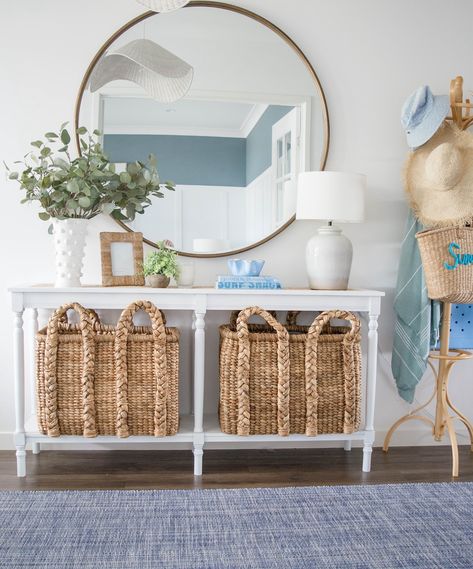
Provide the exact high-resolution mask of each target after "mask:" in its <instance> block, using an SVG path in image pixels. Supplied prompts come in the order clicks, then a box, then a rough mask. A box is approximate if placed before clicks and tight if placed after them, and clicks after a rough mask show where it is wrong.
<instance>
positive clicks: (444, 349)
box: [383, 77, 473, 477]
mask: <svg viewBox="0 0 473 569" xmlns="http://www.w3.org/2000/svg"><path fill="white" fill-rule="evenodd" d="M450 106H451V109H452V115H451V116H450V117H447V120H450V121H452V122H454V123H455V124H456V125H457V126H458V127H459V128H460V129H462V130H466V129H467V128H468V127H469V126H470V125H471V124H473V116H471V109H473V105H472V104H471V102H470V100H469V99H466V100H465V101H463V77H456V78H455V79H453V80H452V81H451V83H450ZM451 309H452V307H451V304H450V303H449V302H444V303H443V315H442V328H441V332H440V350H439V351H434V352H431V353H430V359H429V362H428V363H429V365H430V367H431V368H432V370H433V372H434V376H435V390H434V393H433V394H432V396H431V398H430V399H429V400H428V401H427V403H424V404H423V405H421V406H420V407H417V409H414V410H413V411H411V412H410V413H408V414H407V415H405V416H404V417H401V418H400V419H399V420H398V421H396V422H395V423H394V425H393V426H392V427H391V428H390V429H389V431H388V433H387V435H386V438H385V439H384V445H383V450H384V451H385V452H387V451H388V448H389V443H390V441H391V437H392V435H393V433H394V431H396V429H397V428H398V427H399V426H400V425H402V424H403V423H405V422H406V421H413V420H417V421H423V422H424V423H427V424H428V425H430V426H431V427H432V434H433V436H434V438H435V440H436V441H440V440H442V438H443V435H444V434H445V430H448V435H449V438H450V445H451V447H452V476H453V477H457V476H458V467H459V461H458V442H457V434H456V431H455V425H454V420H455V419H458V420H459V421H461V422H462V423H463V424H464V425H465V426H466V428H467V430H468V433H469V435H470V445H471V450H472V452H473V425H472V424H471V423H470V421H469V420H468V419H467V418H466V417H465V415H463V414H462V413H461V412H460V411H459V410H458V409H457V408H456V407H455V406H454V405H453V404H452V402H451V400H450V397H449V395H448V380H449V377H450V372H451V371H452V368H453V366H454V365H455V364H456V363H458V362H461V361H465V360H469V359H472V358H473V354H472V353H470V352H467V351H465V350H451V349H450V324H451V314H452V310H451ZM432 360H433V361H438V366H437V368H436V367H435V366H434V364H433V363H432ZM434 398H435V399H436V408H435V420H434V421H432V419H430V418H429V417H427V416H426V415H422V414H420V411H422V410H423V409H425V408H426V407H427V406H428V405H429V404H430V403H431V402H432V401H433V399H434ZM452 412H453V415H451V413H452Z"/></svg>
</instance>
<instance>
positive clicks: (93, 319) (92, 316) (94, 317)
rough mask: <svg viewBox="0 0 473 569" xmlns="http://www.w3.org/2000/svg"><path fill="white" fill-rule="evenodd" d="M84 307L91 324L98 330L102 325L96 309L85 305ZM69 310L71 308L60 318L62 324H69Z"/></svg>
mask: <svg viewBox="0 0 473 569" xmlns="http://www.w3.org/2000/svg"><path fill="white" fill-rule="evenodd" d="M82 308H83V309H84V310H85V311H86V312H87V314H88V315H89V320H90V323H91V325H92V326H93V327H94V329H95V330H97V329H98V328H99V327H100V318H99V315H98V314H97V312H95V310H93V309H92V308H84V307H82ZM69 310H71V308H68V309H67V310H66V311H65V312H64V314H63V315H62V317H61V318H60V320H59V323H60V324H61V325H62V326H67V325H68V324H69V318H68V317H67V313H68V312H69Z"/></svg>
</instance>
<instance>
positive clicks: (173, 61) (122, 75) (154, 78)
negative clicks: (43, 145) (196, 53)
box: [90, 39, 194, 103]
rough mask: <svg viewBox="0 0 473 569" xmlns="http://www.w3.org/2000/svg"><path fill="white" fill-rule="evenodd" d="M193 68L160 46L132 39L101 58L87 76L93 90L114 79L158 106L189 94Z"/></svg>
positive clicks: (145, 40)
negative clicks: (138, 89) (138, 88)
mask: <svg viewBox="0 0 473 569" xmlns="http://www.w3.org/2000/svg"><path fill="white" fill-rule="evenodd" d="M193 77H194V68H193V67H191V66H190V65H189V64H188V63H186V62H185V61H183V60H182V59H180V58H179V57H177V55H174V54H173V53H171V52H170V51H168V50H167V49H164V47H161V46H160V45H158V44H157V43H155V42H152V41H151V40H147V39H140V40H134V41H132V42H130V43H128V44H126V45H124V46H123V47H120V48H119V49H117V51H115V52H113V53H111V54H110V55H106V56H105V57H103V58H102V59H101V60H100V61H99V62H98V64H97V65H96V66H95V68H94V70H93V72H92V75H91V77H90V90H91V91H92V93H93V92H95V91H97V90H98V89H100V88H101V87H103V86H104V85H106V84H107V83H110V82H111V81H116V80H117V79H125V80H127V81H132V82H133V83H136V84H137V85H140V86H141V87H143V89H144V90H145V91H146V93H147V94H148V95H149V96H150V97H152V98H153V99H156V100H157V101H160V102H162V103H173V102H174V101H177V100H179V99H182V97H184V95H185V94H186V93H187V92H188V91H189V89H190V87H191V85H192V80H193Z"/></svg>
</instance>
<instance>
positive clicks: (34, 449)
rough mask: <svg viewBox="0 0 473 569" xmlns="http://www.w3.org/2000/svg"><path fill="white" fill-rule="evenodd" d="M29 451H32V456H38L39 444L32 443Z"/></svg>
mask: <svg viewBox="0 0 473 569" xmlns="http://www.w3.org/2000/svg"><path fill="white" fill-rule="evenodd" d="M31 450H32V452H33V454H39V453H40V452H41V445H40V443H33V444H32V446H31Z"/></svg>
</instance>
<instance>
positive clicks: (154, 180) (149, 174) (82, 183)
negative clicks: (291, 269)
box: [5, 123, 174, 221]
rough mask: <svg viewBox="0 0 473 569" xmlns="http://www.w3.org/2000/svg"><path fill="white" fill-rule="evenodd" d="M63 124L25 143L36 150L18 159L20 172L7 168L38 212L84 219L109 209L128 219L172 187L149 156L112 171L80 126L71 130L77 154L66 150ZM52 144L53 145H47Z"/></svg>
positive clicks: (67, 139)
mask: <svg viewBox="0 0 473 569" xmlns="http://www.w3.org/2000/svg"><path fill="white" fill-rule="evenodd" d="M66 126H67V123H64V124H62V125H61V127H60V128H59V131H58V134H57V133H55V132H47V133H46V134H45V135H44V138H45V140H35V141H33V142H32V143H31V146H33V147H34V148H35V149H37V150H36V151H32V152H30V153H28V154H27V155H26V156H25V158H24V160H20V161H18V162H15V164H22V165H23V166H24V168H23V169H21V170H20V171H11V170H10V169H9V168H8V166H7V165H6V164H5V166H6V168H7V170H8V171H9V178H10V179H11V180H18V182H19V184H20V188H21V189H22V190H25V192H26V195H25V197H24V199H22V200H21V201H22V203H26V202H35V201H37V202H39V204H40V206H41V208H42V210H43V211H41V212H40V213H39V217H40V218H41V219H43V220H45V221H47V220H49V219H50V218H55V219H68V218H82V219H90V218H92V217H95V216H96V215H98V214H99V213H107V214H111V215H112V216H113V217H114V218H115V219H118V220H129V221H131V220H133V219H134V218H135V216H136V214H137V213H139V214H141V213H143V212H144V210H145V209H146V208H147V207H148V206H149V205H150V204H151V198H152V197H153V196H154V197H158V198H162V197H164V194H163V189H164V188H165V189H167V190H174V184H173V183H172V182H166V183H164V184H161V183H160V180H159V175H158V170H157V162H156V159H155V157H154V156H152V155H150V156H149V161H148V163H147V164H144V163H142V162H134V163H131V164H128V165H127V169H126V172H121V173H119V174H118V173H116V172H115V165H114V164H113V163H111V162H110V161H109V159H108V157H107V156H106V155H105V154H104V152H103V149H102V146H101V145H100V143H99V142H98V139H97V137H98V136H100V134H101V133H100V132H99V131H97V130H94V132H93V135H91V134H89V133H88V131H87V129H86V128H85V127H81V128H79V129H78V130H77V135H78V138H79V143H80V148H81V155H80V156H77V157H76V158H72V157H71V154H70V151H69V144H70V142H71V136H70V134H69V131H68V130H67V129H66ZM53 146H56V147H58V148H56V150H53V148H52V147H53Z"/></svg>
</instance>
